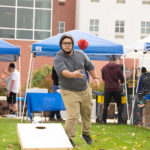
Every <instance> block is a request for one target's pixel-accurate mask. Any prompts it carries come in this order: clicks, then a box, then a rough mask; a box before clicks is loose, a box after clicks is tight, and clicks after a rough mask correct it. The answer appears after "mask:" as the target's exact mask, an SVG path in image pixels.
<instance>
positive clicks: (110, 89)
mask: <svg viewBox="0 0 150 150" xmlns="http://www.w3.org/2000/svg"><path fill="white" fill-rule="evenodd" d="M115 61H116V58H115V57H111V58H110V62H109V63H108V64H107V65H105V66H104V67H103V68H102V79H103V80H104V86H105V88H104V109H103V123H106V119H107V109H108V106H109V103H110V101H111V99H112V97H113V98H114V99H115V101H116V103H117V107H118V123H122V118H121V89H120V83H124V77H123V73H122V71H121V68H120V65H118V64H116V63H115Z"/></svg>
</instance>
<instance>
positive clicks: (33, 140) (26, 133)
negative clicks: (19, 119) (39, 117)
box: [17, 123, 73, 150]
mask: <svg viewBox="0 0 150 150" xmlns="http://www.w3.org/2000/svg"><path fill="white" fill-rule="evenodd" d="M37 127H39V128H44V129H37ZM17 131H18V137H19V141H20V145H21V149H22V150H73V147H72V145H71V143H70V141H69V139H68V137H67V135H66V133H65V131H64V129H63V127H62V125H61V124H59V123H45V124H29V123H24V124H17Z"/></svg>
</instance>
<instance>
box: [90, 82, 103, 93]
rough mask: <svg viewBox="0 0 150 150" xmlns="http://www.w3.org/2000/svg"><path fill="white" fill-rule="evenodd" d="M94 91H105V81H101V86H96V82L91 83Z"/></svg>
mask: <svg viewBox="0 0 150 150" xmlns="http://www.w3.org/2000/svg"><path fill="white" fill-rule="evenodd" d="M90 86H91V88H92V90H93V91H98V92H104V82H100V85H99V88H96V87H95V86H94V83H91V84H90Z"/></svg>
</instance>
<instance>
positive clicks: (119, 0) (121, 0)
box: [116, 0, 126, 3]
mask: <svg viewBox="0 0 150 150" xmlns="http://www.w3.org/2000/svg"><path fill="white" fill-rule="evenodd" d="M116 2H117V3H125V2H126V1H125V0H117V1H116Z"/></svg>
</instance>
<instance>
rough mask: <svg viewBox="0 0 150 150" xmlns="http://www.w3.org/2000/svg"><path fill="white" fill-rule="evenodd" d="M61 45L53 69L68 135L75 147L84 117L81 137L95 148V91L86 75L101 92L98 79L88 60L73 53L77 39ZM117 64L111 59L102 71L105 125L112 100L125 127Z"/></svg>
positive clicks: (65, 39) (64, 40) (65, 37)
mask: <svg viewBox="0 0 150 150" xmlns="http://www.w3.org/2000/svg"><path fill="white" fill-rule="evenodd" d="M59 44H60V47H61V51H59V52H58V53H57V55H56V57H55V59H54V69H55V70H56V73H57V75H58V79H59V88H60V92H61V96H62V99H63V101H64V104H65V107H66V112H67V120H66V122H65V131H66V133H67V135H68V137H69V140H70V142H71V143H72V145H73V146H76V144H75V143H74V141H73V137H75V135H76V130H77V125H78V119H79V115H81V125H82V135H81V137H82V139H83V140H84V141H85V142H86V143H87V144H92V138H91V136H90V128H91V111H92V90H91V88H90V87H89V83H88V78H87V72H88V73H89V74H90V75H91V77H92V78H93V82H94V85H95V86H96V87H97V88H99V78H98V76H97V74H96V71H95V67H94V65H93V63H92V62H91V61H90V59H89V58H88V56H87V55H86V54H85V53H84V52H83V51H81V50H74V49H73V47H74V39H73V37H72V36H71V35H63V36H62V37H61V38H60V41H59ZM115 62H116V58H115V57H111V58H110V62H109V63H108V64H107V65H106V66H104V67H103V68H102V79H103V80H104V83H105V90H104V110H103V123H106V119H107V109H108V106H109V103H110V101H111V99H112V97H113V98H114V99H115V100H116V102H117V106H118V123H122V118H121V90H120V84H121V83H123V82H124V77H123V73H122V70H121V67H120V65H119V64H117V63H115ZM56 84H57V85H58V83H56ZM57 87H58V86H57Z"/></svg>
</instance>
